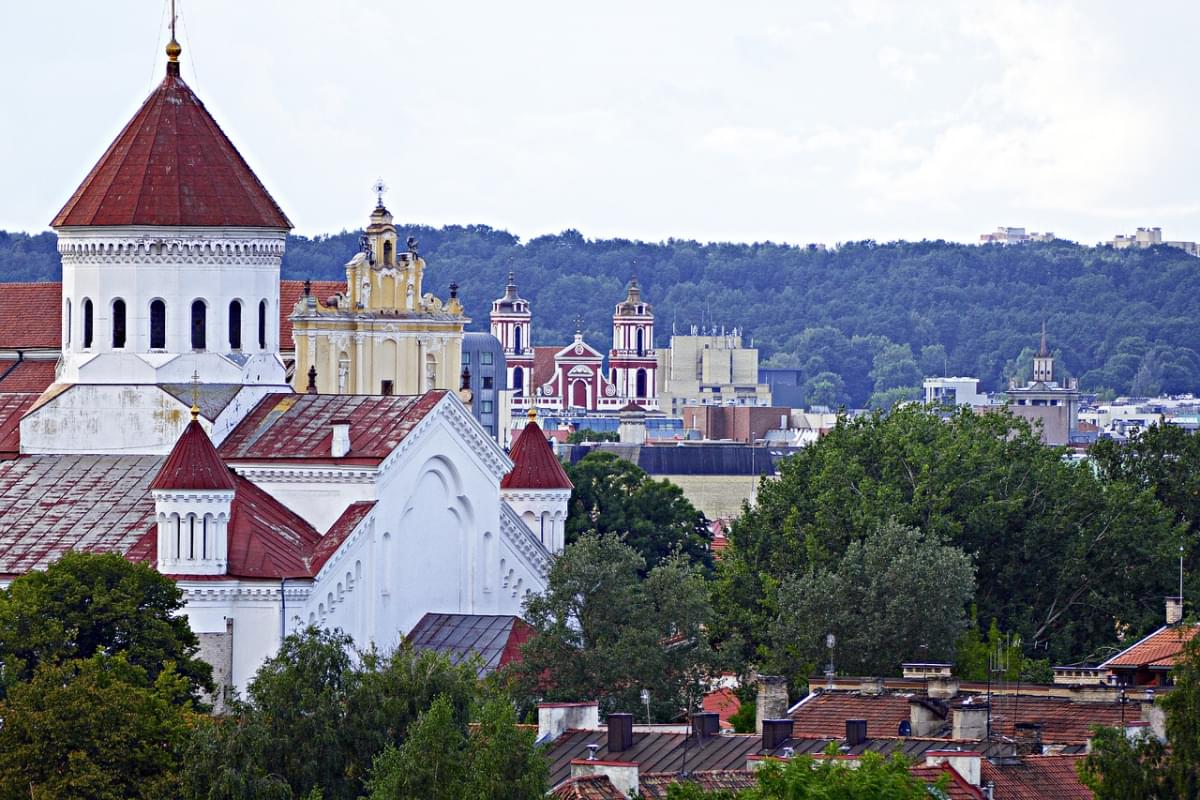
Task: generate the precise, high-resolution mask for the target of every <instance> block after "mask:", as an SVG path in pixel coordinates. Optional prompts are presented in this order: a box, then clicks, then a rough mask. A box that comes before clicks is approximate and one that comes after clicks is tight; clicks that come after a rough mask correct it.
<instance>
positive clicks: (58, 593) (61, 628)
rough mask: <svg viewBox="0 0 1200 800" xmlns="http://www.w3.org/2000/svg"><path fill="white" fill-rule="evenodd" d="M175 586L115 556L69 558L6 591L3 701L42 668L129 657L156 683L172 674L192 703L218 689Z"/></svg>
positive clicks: (0, 671)
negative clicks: (94, 658) (97, 658)
mask: <svg viewBox="0 0 1200 800" xmlns="http://www.w3.org/2000/svg"><path fill="white" fill-rule="evenodd" d="M182 608H183V593H182V592H180V590H179V587H177V586H176V585H175V582H174V581H172V580H171V579H170V578H166V577H163V576H162V575H160V574H159V573H158V572H156V571H155V570H153V569H151V568H150V567H149V566H147V565H145V564H133V563H130V562H129V561H126V560H125V559H124V558H122V557H121V556H119V555H115V554H112V553H74V552H72V553H67V554H66V555H64V556H63V557H62V558H61V559H59V560H58V561H56V562H54V563H53V564H51V565H50V566H49V567H48V568H47V569H45V570H44V571H34V572H29V573H27V574H25V575H22V576H20V577H19V578H17V579H15V580H14V581H13V582H12V583H11V584H10V585H9V586H8V588H7V589H0V697H3V696H4V693H5V692H6V691H7V690H8V689H9V688H11V687H12V686H13V685H14V684H15V683H17V682H19V681H26V680H29V679H30V678H31V677H32V676H33V674H34V672H35V671H36V670H37V668H38V666H39V665H41V664H61V663H64V662H66V661H69V660H73V659H87V658H90V657H91V656H92V655H94V654H96V653H101V654H105V655H116V654H118V653H120V654H123V655H124V656H125V659H126V660H127V661H128V662H129V663H130V664H131V665H133V666H136V667H140V668H141V669H144V670H145V671H146V673H147V675H148V676H149V678H150V680H151V681H153V680H154V679H155V678H157V677H158V675H159V673H161V672H162V671H163V670H165V669H167V668H168V667H169V666H173V669H174V672H175V673H176V674H178V675H180V676H182V677H184V678H185V679H187V681H188V683H189V685H190V686H191V695H192V697H193V698H195V697H198V696H199V694H200V692H202V691H204V690H211V689H212V668H211V667H210V666H209V665H208V664H207V663H206V662H204V661H202V660H200V659H199V658H198V657H197V655H196V653H197V651H198V650H199V643H198V641H197V639H196V635H195V634H194V633H192V630H191V628H190V627H188V623H187V619H186V618H185V617H184V616H182V615H181V614H180V613H179V612H180V610H181V609H182Z"/></svg>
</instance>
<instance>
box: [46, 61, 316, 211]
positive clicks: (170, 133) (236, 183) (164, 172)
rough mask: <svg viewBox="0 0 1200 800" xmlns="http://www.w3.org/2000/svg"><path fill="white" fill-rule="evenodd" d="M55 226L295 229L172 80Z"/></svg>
mask: <svg viewBox="0 0 1200 800" xmlns="http://www.w3.org/2000/svg"><path fill="white" fill-rule="evenodd" d="M50 225H51V227H54V228H59V227H64V226H74V225H88V226H90V225H172V226H174V225H194V226H206V227H207V226H221V225H236V226H245V227H252V228H276V229H280V228H291V227H292V224H291V222H289V221H288V218H287V216H285V215H284V213H283V211H282V210H280V208H279V206H278V205H276V203H275V201H274V200H273V199H272V198H271V195H270V194H268V193H267V190H266V188H264V187H263V185H262V183H260V182H259V180H258V178H257V177H256V176H255V175H254V172H253V171H252V170H251V169H250V167H249V165H247V164H246V162H245V160H244V159H243V158H242V156H241V154H240V153H238V151H237V148H236V147H234V146H233V143H232V142H230V141H229V139H228V137H226V136H225V134H224V133H223V132H222V131H221V129H220V127H219V126H218V125H217V123H216V121H214V120H213V118H212V116H211V115H210V114H209V113H208V110H207V109H205V107H204V104H203V103H202V102H200V99H199V98H198V97H196V95H195V93H193V92H192V90H191V89H190V88H188V85H187V84H186V83H184V82H183V81H182V80H181V79H180V78H179V77H178V76H173V75H168V76H167V77H166V78H165V79H163V82H162V83H160V84H159V85H158V86H157V87H156V88H155V89H154V91H152V92H151V93H150V96H149V97H147V98H146V100H145V102H144V103H142V107H141V108H140V109H138V111H137V113H136V114H134V116H133V119H131V120H130V121H129V123H128V124H127V125H126V126H125V128H124V130H122V131H121V133H120V134H119V135H118V136H117V138H116V140H115V141H113V143H112V144H111V145H110V146H109V148H108V150H107V151H105V153H104V155H103V156H101V157H100V161H99V162H97V164H96V166H94V167H92V171H91V172H89V173H88V176H87V177H86V178H84V180H83V183H82V184H80V186H79V188H78V189H76V190H75V194H74V195H72V196H71V199H70V200H68V201H67V204H66V205H65V206H63V209H62V210H61V211H59V212H58V215H57V216H56V217H55V218H54V221H53V222H51V223H50Z"/></svg>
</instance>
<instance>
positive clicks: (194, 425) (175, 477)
mask: <svg viewBox="0 0 1200 800" xmlns="http://www.w3.org/2000/svg"><path fill="white" fill-rule="evenodd" d="M150 488H151V489H163V490H173V491H219V492H232V491H233V490H234V482H233V474H232V473H230V471H229V467H227V466H225V462H224V461H222V460H221V457H220V456H219V455H217V448H215V447H213V443H212V440H211V439H209V438H208V434H207V433H205V432H204V428H203V427H202V426H201V425H200V423H199V422H198V421H196V420H194V419H193V420H192V421H191V422H189V423H188V424H187V427H186V428H184V429H183V435H181V436H180V437H179V439H178V440H177V441H176V442H175V446H174V447H172V448H171V452H170V454H169V455H168V456H167V460H166V461H165V462H163V465H162V469H160V470H159V471H158V475H157V476H156V477H155V478H154V480H153V481H152V482H151V483H150Z"/></svg>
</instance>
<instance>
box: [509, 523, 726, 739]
mask: <svg viewBox="0 0 1200 800" xmlns="http://www.w3.org/2000/svg"><path fill="white" fill-rule="evenodd" d="M644 568H645V559H643V558H642V557H641V556H640V555H639V554H638V553H637V552H636V551H635V550H633V548H631V547H629V546H627V545H625V544H623V543H622V542H621V541H620V540H619V539H618V538H617V537H616V536H615V535H613V534H606V535H603V536H600V535H597V534H585V535H583V536H582V537H580V538H579V540H578V541H576V542H575V543H574V544H571V545H568V546H567V548H566V550H565V551H564V552H563V554H562V555H561V556H559V557H558V558H557V559H556V560H555V562H554V564H553V566H551V568H550V574H549V577H548V580H547V587H546V591H545V592H543V593H542V594H538V595H534V596H532V597H531V598H529V599H528V600H527V601H526V603H525V618H526V619H527V620H528V622H529V624H530V625H532V626H533V627H534V629H535V631H536V635H535V636H534V637H533V638H532V639H531V640H530V641H529V642H528V643H526V645H525V646H524V648H523V650H522V656H523V660H522V662H521V664H520V665H519V667H518V669H519V675H520V680H521V685H522V687H523V691H524V693H525V694H526V695H528V696H535V697H542V698H545V699H546V700H559V701H578V700H599V701H600V702H601V705H602V707H603V709H604V710H605V711H628V712H632V713H635V714H639V715H641V714H644V713H645V707H644V706H643V705H642V702H641V699H640V697H639V695H640V691H641V690H642V689H648V690H649V691H650V696H651V705H652V713H653V715H654V717H655V718H656V719H658V720H664V719H674V718H675V716H676V715H678V714H679V713H681V712H684V711H686V710H688V709H693V708H695V707H696V706H697V703H698V700H699V697H700V695H701V694H702V693H703V689H704V686H703V678H704V676H705V675H706V674H708V671H709V670H710V669H711V668H712V666H713V664H714V662H715V656H714V654H713V652H712V650H711V649H710V648H709V646H708V638H707V632H706V627H707V625H708V624H709V622H710V616H711V609H710V606H709V601H708V588H707V586H706V585H705V580H704V577H703V575H702V574H701V572H700V570H699V568H698V567H696V566H695V565H694V564H692V563H689V562H688V561H687V560H686V559H684V558H683V557H682V556H673V557H671V558H668V559H666V560H665V561H664V562H663V563H661V564H659V565H658V566H657V567H654V568H653V569H651V570H650V571H649V573H648V574H647V575H646V577H645V578H642V577H641V573H642V572H643V570H644Z"/></svg>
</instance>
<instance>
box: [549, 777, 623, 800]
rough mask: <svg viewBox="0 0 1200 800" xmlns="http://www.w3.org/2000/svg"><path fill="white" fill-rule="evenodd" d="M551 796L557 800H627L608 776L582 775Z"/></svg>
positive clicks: (558, 787)
mask: <svg viewBox="0 0 1200 800" xmlns="http://www.w3.org/2000/svg"><path fill="white" fill-rule="evenodd" d="M550 796H551V797H553V798H555V800H625V795H623V794H621V792H620V790H619V789H617V787H615V786H613V784H612V781H610V780H609V779H608V776H607V775H580V776H579V777H578V778H568V779H567V780H566V781H564V782H563V783H561V784H559V785H558V786H556V787H555V788H554V791H553V792H551V793H550Z"/></svg>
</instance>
